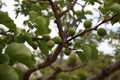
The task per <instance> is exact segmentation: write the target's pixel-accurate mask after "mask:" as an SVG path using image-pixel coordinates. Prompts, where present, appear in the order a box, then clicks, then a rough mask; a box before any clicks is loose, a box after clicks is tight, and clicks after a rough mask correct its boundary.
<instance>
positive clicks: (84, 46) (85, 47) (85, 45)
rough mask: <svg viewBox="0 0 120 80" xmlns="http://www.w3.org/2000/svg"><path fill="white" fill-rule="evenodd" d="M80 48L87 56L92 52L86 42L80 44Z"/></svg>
mask: <svg viewBox="0 0 120 80" xmlns="http://www.w3.org/2000/svg"><path fill="white" fill-rule="evenodd" d="M81 49H82V50H83V51H84V53H86V54H87V56H88V57H90V55H91V52H92V49H91V46H89V45H88V44H82V46H81Z"/></svg>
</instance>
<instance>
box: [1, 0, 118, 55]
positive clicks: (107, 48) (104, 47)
mask: <svg viewBox="0 0 120 80" xmlns="http://www.w3.org/2000/svg"><path fill="white" fill-rule="evenodd" d="M2 1H3V2H5V3H6V5H7V6H3V8H2V10H3V11H7V12H8V13H9V16H10V17H11V18H12V19H14V22H15V23H16V25H17V26H18V27H20V28H23V27H24V26H23V20H25V19H27V18H28V17H24V16H23V15H19V16H18V17H17V18H16V19H15V12H14V6H13V5H14V4H15V3H14V0H2ZM94 7H98V5H95V6H94ZM94 7H92V6H88V7H87V8H86V9H89V8H94ZM75 8H76V10H77V9H78V6H75ZM94 14H95V15H97V13H94ZM94 23H95V24H94V25H96V24H97V23H96V22H95V21H94ZM50 25H51V28H52V29H53V30H52V33H51V35H53V36H54V35H55V34H56V30H57V29H56V28H53V27H54V26H56V25H55V24H53V21H51V23H50ZM119 26H120V24H115V25H114V26H112V25H107V26H106V25H102V26H101V27H106V28H107V29H113V30H115V31H116V30H117V28H118V27H119ZM98 49H99V50H101V51H103V52H104V53H106V54H111V53H113V50H114V48H113V47H110V45H109V44H107V41H105V42H101V43H100V46H99V47H98Z"/></svg>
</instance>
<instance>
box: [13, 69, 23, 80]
mask: <svg viewBox="0 0 120 80" xmlns="http://www.w3.org/2000/svg"><path fill="white" fill-rule="evenodd" d="M14 69H15V70H16V72H17V73H18V75H19V78H20V80H23V73H24V72H23V70H22V69H21V68H20V67H15V68H14Z"/></svg>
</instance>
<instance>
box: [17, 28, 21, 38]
mask: <svg viewBox="0 0 120 80" xmlns="http://www.w3.org/2000/svg"><path fill="white" fill-rule="evenodd" d="M21 33H22V30H21V29H20V28H16V30H15V36H16V37H18V36H19V35H20V34H21Z"/></svg>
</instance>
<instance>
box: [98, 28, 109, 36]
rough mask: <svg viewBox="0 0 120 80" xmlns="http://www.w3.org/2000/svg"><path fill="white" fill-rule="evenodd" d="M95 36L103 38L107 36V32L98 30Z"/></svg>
mask: <svg viewBox="0 0 120 80" xmlns="http://www.w3.org/2000/svg"><path fill="white" fill-rule="evenodd" d="M97 34H98V35H99V36H105V35H106V34H107V32H106V30H105V29H104V28H99V29H98V30H97Z"/></svg>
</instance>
